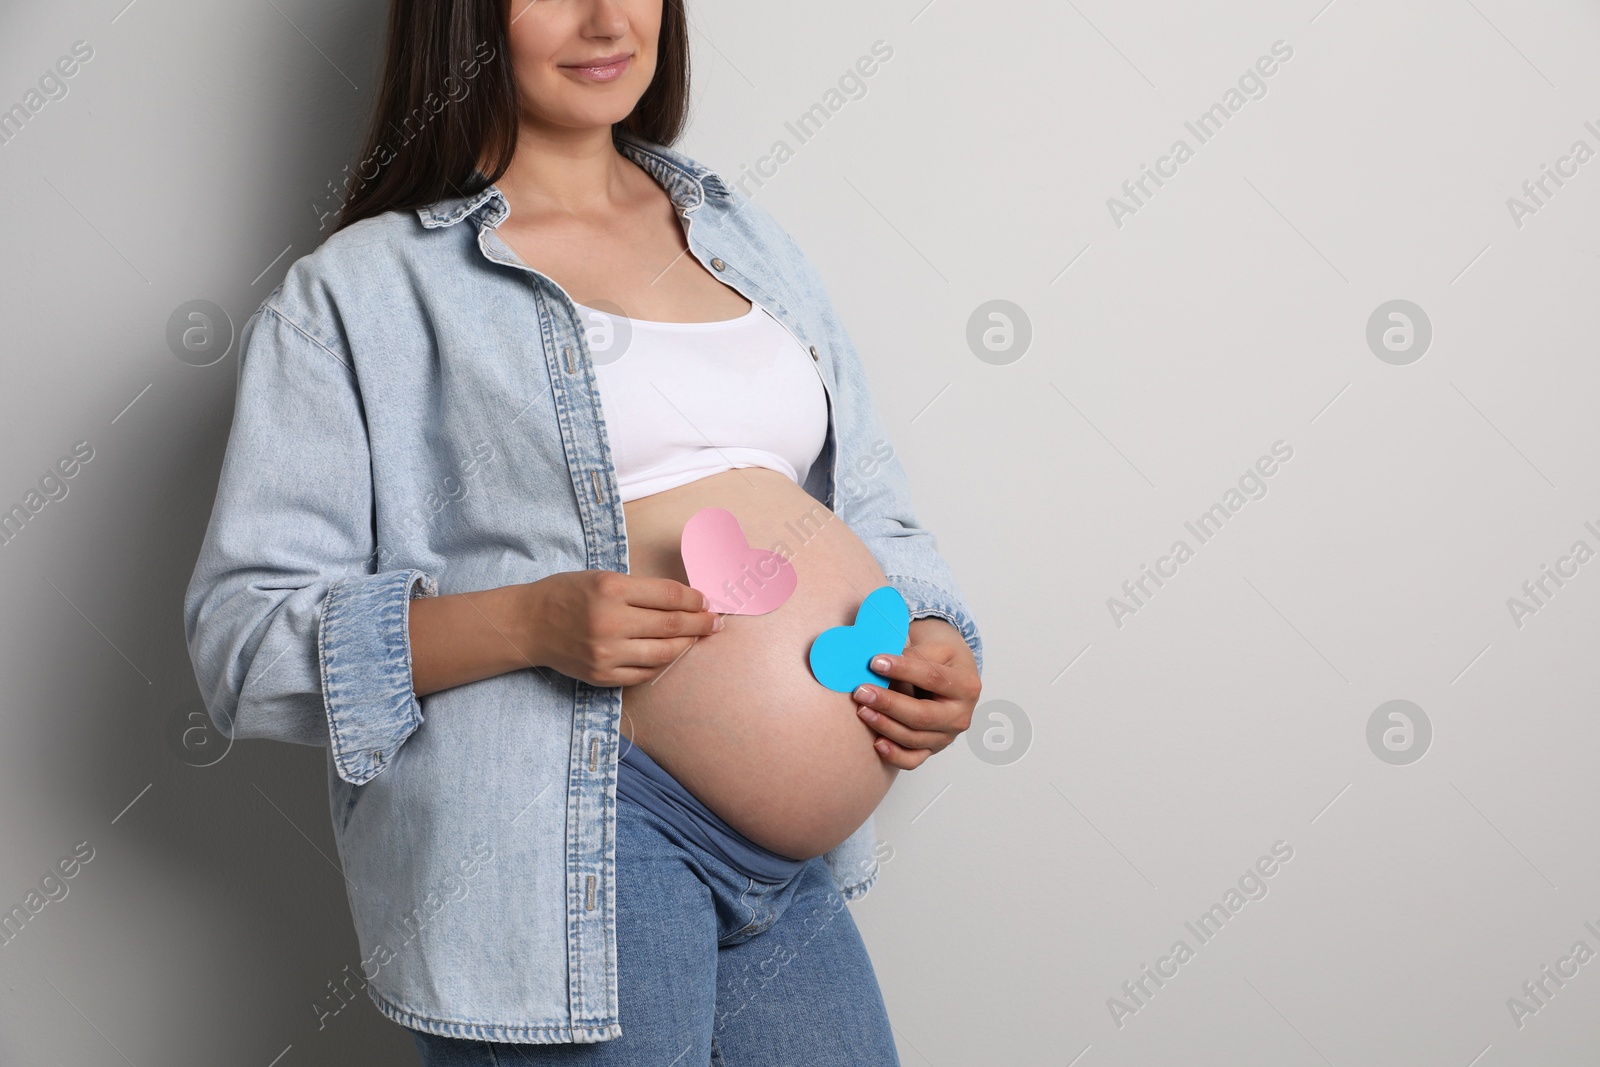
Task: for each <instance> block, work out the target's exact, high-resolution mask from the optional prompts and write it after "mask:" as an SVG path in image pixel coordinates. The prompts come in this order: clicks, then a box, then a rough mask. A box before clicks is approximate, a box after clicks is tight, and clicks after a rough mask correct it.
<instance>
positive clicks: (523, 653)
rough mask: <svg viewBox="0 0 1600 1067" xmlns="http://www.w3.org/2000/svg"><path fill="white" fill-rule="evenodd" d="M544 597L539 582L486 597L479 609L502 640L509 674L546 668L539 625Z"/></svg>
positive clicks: (493, 591)
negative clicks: (526, 669) (529, 668)
mask: <svg viewBox="0 0 1600 1067" xmlns="http://www.w3.org/2000/svg"><path fill="white" fill-rule="evenodd" d="M542 594H543V590H542V589H541V588H540V587H539V583H537V582H523V583H520V584H518V585H503V586H500V587H498V588H496V589H491V590H488V591H486V592H485V593H484V594H482V596H483V600H482V601H481V602H480V603H479V604H478V606H479V607H480V608H482V609H483V613H484V615H485V616H487V617H488V619H489V622H490V624H491V625H492V626H493V627H494V628H495V630H496V631H498V632H499V633H500V635H501V637H502V639H501V641H500V647H501V649H502V650H503V653H504V655H503V662H504V664H505V669H506V670H507V671H515V670H521V669H523V668H525V667H542V666H545V657H544V646H543V644H542V643H541V641H540V634H541V632H542V630H543V627H541V626H539V625H537V619H538V618H539V614H540V604H541V603H542Z"/></svg>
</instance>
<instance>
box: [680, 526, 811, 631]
mask: <svg viewBox="0 0 1600 1067" xmlns="http://www.w3.org/2000/svg"><path fill="white" fill-rule="evenodd" d="M680 549H681V551H682V553H683V569H684V570H685V571H686V572H687V573H688V575H689V585H690V586H691V587H692V588H695V589H698V590H700V592H702V593H704V594H705V595H706V599H708V600H710V601H711V610H712V611H715V612H719V613H721V614H723V615H765V614H766V613H767V612H769V611H774V610H776V609H778V608H780V607H782V606H783V603H784V601H786V600H788V599H789V596H790V594H792V593H793V592H794V585H795V573H794V566H793V565H792V564H790V562H789V561H788V560H786V559H784V558H783V557H782V556H781V555H779V554H778V553H776V552H771V551H768V550H767V549H764V548H751V547H750V542H749V541H746V540H745V536H744V530H743V529H742V528H741V527H740V526H739V520H738V519H736V518H735V517H734V515H733V512H731V511H729V510H727V509H726V508H701V509H700V510H699V511H697V512H695V513H694V514H693V515H691V516H690V517H689V521H688V522H686V523H684V526H683V540H682V543H681V545H680Z"/></svg>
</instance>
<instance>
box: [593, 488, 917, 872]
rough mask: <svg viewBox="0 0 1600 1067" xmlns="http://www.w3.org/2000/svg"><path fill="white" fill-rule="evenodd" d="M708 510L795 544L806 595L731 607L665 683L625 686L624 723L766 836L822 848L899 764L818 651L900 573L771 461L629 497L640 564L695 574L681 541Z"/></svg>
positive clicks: (715, 802)
mask: <svg viewBox="0 0 1600 1067" xmlns="http://www.w3.org/2000/svg"><path fill="white" fill-rule="evenodd" d="M704 507H721V508H727V509H728V510H729V511H731V512H733V514H734V515H735V516H737V517H738V519H739V523H740V525H741V526H743V528H744V532H745V536H746V538H747V539H748V540H749V542H750V545H751V547H753V548H767V549H773V550H776V551H779V552H782V553H783V554H784V555H785V556H786V557H787V558H788V559H789V562H790V563H791V564H792V565H793V566H794V569H795V573H796V576H797V579H798V580H797V583H796V586H795V591H794V593H793V595H792V596H790V598H789V599H788V600H787V601H785V602H784V604H783V606H781V607H779V608H777V609H776V610H775V611H772V612H770V613H768V614H766V615H728V616H726V617H725V618H726V625H725V626H724V628H723V629H722V631H721V632H719V633H715V634H711V635H709V636H707V637H702V638H700V639H699V641H697V642H696V643H695V645H694V646H693V647H692V648H690V649H689V651H688V652H686V653H684V654H683V655H682V656H680V657H679V658H678V660H677V662H675V663H674V664H672V666H670V667H668V668H667V669H666V671H665V672H663V673H662V674H660V675H658V676H657V677H656V679H655V680H654V681H652V682H644V683H641V684H638V685H632V686H628V687H626V688H624V689H623V691H622V733H623V735H624V736H626V737H627V738H629V739H630V740H631V741H632V742H633V743H634V744H636V745H638V746H639V747H640V748H642V749H643V750H644V751H645V752H646V753H647V754H649V756H650V757H651V758H652V759H654V760H655V761H656V762H657V763H659V764H660V765H661V766H662V767H663V768H665V769H666V770H667V772H668V773H670V774H671V775H672V776H673V777H674V778H676V779H678V781H680V782H682V783H683V786H684V788H686V789H688V790H689V792H691V793H693V794H694V795H695V796H696V797H698V798H699V799H700V801H701V802H702V803H704V804H705V805H706V807H708V808H710V809H711V810H712V811H714V812H716V813H717V814H718V815H720V816H721V817H722V818H723V819H724V820H726V821H727V822H728V824H729V825H731V826H732V827H733V828H734V829H736V830H738V831H739V832H740V833H742V834H744V835H745V836H746V837H748V838H750V839H751V840H752V841H755V842H756V843H757V844H759V845H762V846H764V847H766V848H769V849H771V850H772V851H774V852H778V853H781V854H783V855H786V856H791V857H793V858H795V859H809V858H811V857H813V856H819V855H821V854H822V853H824V852H826V851H828V850H829V849H831V848H833V847H834V846H835V845H838V844H839V843H840V842H842V841H843V840H844V839H845V838H846V837H848V836H849V835H850V834H851V832H852V831H854V830H855V829H856V828H857V827H859V826H860V825H861V824H862V823H863V822H864V821H866V818H867V816H868V815H870V814H871V813H872V811H873V809H874V808H876V807H877V806H878V802H879V801H881V800H882V799H883V796H884V794H885V793H887V792H888V790H889V786H890V785H891V784H892V783H893V781H894V776H895V774H896V769H895V768H893V767H891V766H889V765H888V764H886V763H884V762H883V760H882V759H881V758H880V757H879V755H878V753H877V751H876V750H874V749H873V747H872V742H873V741H874V740H875V739H876V738H877V737H878V735H877V734H876V733H875V732H874V731H873V730H871V729H870V728H869V727H868V726H867V725H866V724H865V723H864V722H862V721H861V719H860V718H859V717H858V716H857V715H856V711H855V702H854V701H853V700H852V699H851V697H850V694H848V693H836V692H833V691H832V690H830V689H825V688H823V687H822V686H821V685H820V684H818V682H817V681H816V679H815V678H813V677H812V676H811V670H810V667H809V666H808V660H807V654H808V652H809V650H810V648H811V642H812V640H813V639H814V638H815V637H816V636H817V635H818V634H820V633H821V632H822V631H823V630H826V629H827V628H828V627H830V626H841V625H845V624H848V623H851V622H853V621H855V613H856V608H857V607H858V606H860V604H861V601H862V600H863V599H864V598H865V597H866V595H867V594H868V593H870V592H872V590H874V589H876V588H878V587H879V586H882V585H885V584H887V582H886V581H885V579H884V575H883V571H882V569H881V568H880V567H879V566H878V563H877V561H876V560H875V559H874V558H873V556H872V554H871V553H870V552H868V551H867V547H866V545H864V544H863V543H862V542H861V539H860V538H858V537H857V536H856V535H855V534H854V533H853V532H852V531H851V530H850V528H849V527H848V526H846V525H845V523H844V521H843V520H841V519H840V518H839V517H838V516H836V515H835V514H834V513H833V512H832V511H830V510H829V509H828V508H826V507H824V506H823V505H822V504H821V503H820V502H819V501H817V500H816V499H815V498H814V497H812V496H811V495H810V494H809V493H807V492H806V491H805V490H803V489H801V488H800V487H799V486H798V485H796V484H795V483H794V482H792V481H790V480H789V479H788V478H786V477H784V476H783V475H782V474H780V473H778V472H777V471H770V470H767V469H765V468H762V467H746V468H740V469H737V470H730V471H723V472H721V473H720V474H714V475H711V476H710V477H706V478H701V479H700V480H698V481H694V482H690V483H689V484H687V485H682V486H679V487H677V488H676V489H669V490H667V491H666V492H663V493H656V494H654V495H652V496H647V497H641V498H639V499H637V500H632V501H629V502H628V503H626V504H624V505H623V515H624V519H625V521H626V523H627V536H628V569H629V571H630V572H631V573H633V574H639V575H646V576H650V577H664V578H672V579H675V580H677V581H680V582H684V581H687V576H686V575H685V573H684V569H683V559H682V556H681V555H680V553H679V539H680V536H681V535H682V532H683V526H684V523H686V522H687V521H688V520H689V517H690V516H691V515H693V514H694V513H695V512H696V511H699V510H700V509H701V508H704ZM711 592H713V593H715V592H716V591H715V590H712V591H711Z"/></svg>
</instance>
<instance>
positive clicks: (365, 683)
mask: <svg viewBox="0 0 1600 1067" xmlns="http://www.w3.org/2000/svg"><path fill="white" fill-rule="evenodd" d="M373 530H374V525H373V486H372V457H371V454H370V451H369V446H368V441H367V432H366V422H365V415H364V408H363V405H362V402H361V396H360V389H359V383H358V379H357V377H356V375H355V372H354V370H353V368H352V365H351V361H350V359H349V357H348V355H347V354H345V353H343V352H341V351H339V350H338V348H337V347H336V346H335V345H334V344H330V343H328V340H325V339H318V338H317V337H315V336H314V335H313V333H312V332H311V331H310V330H308V329H307V328H305V327H303V326H301V325H297V324H296V323H294V322H292V321H290V320H289V319H288V318H286V317H285V316H284V315H283V314H281V313H280V312H278V311H277V310H276V309H275V308H273V307H272V306H271V305H270V303H269V304H264V305H263V306H262V307H261V309H260V310H258V311H257V312H256V313H255V315H253V316H252V317H251V318H250V320H249V321H248V322H247V323H246V324H245V328H244V330H243V331H242V332H241V335H240V354H239V373H238V385H237V393H236V398H235V404H234V413H233V424H232V427H231V429H230V431H229V436H228V443H227V448H226V451H225V453H224V456H223V462H222V474H221V477H220V480H219V482H218V486H217V495H216V500H215V503H214V504H213V507H212V512H211V519H210V523H209V524H208V526H207V528H206V534H205V539H204V541H203V543H202V545H201V550H200V555H199V558H198V560H197V561H196V563H195V569H194V573H193V575H192V577H191V578H190V581H189V586H188V589H187V591H186V593H185V595H184V630H185V635H186V638H187V641H188V646H189V656H190V660H191V661H192V663H193V665H194V670H195V677H196V680H197V681H198V682H199V685H200V690H201V694H202V696H203V698H204V700H205V703H206V707H207V709H208V710H209V712H210V714H211V718H212V721H213V722H215V723H216V725H217V728H218V729H219V730H221V731H223V732H224V733H225V734H228V735H230V736H232V737H234V738H236V739H243V738H270V739H274V740H279V741H287V742H291V743H295V744H305V745H316V746H320V747H326V748H331V750H332V754H333V758H334V764H335V766H336V767H337V769H338V773H339V776H340V777H341V778H343V779H344V780H346V781H348V782H351V783H354V784H356V785H360V784H362V783H363V782H366V781H368V780H370V779H371V778H372V777H373V776H374V775H376V774H377V773H378V772H379V771H381V770H382V769H383V768H384V766H385V765H387V764H388V762H389V761H390V760H391V759H393V758H394V755H395V753H396V752H397V751H398V750H399V748H400V746H401V745H402V744H403V743H404V742H405V740H406V739H407V738H408V737H410V736H411V734H412V733H413V732H414V731H415V730H416V729H417V728H418V726H420V725H421V724H422V721H423V720H422V707H421V702H420V701H419V700H418V699H417V697H416V695H415V693H414V690H413V683H412V674H411V647H410V639H409V632H410V631H409V608H410V602H411V601H412V600H413V599H415V598H417V597H421V596H434V595H437V594H438V583H437V580H436V579H435V577H434V576H432V575H430V574H427V573H424V572H423V571H421V570H417V569H415V568H392V569H387V570H379V569H378V567H377V560H378V558H379V553H378V551H377V546H376V544H375V537H374V533H373Z"/></svg>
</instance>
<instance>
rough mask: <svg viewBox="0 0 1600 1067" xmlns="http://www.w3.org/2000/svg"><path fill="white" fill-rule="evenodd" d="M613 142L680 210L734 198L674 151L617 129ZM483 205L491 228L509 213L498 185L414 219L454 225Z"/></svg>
mask: <svg viewBox="0 0 1600 1067" xmlns="http://www.w3.org/2000/svg"><path fill="white" fill-rule="evenodd" d="M612 140H613V142H614V143H615V144H616V146H617V150H618V151H620V152H621V153H622V154H623V155H625V156H627V157H628V158H629V159H631V160H633V161H634V162H635V163H637V164H639V166H641V167H643V168H644V169H645V170H647V171H649V172H650V174H651V176H653V177H654V178H655V179H656V181H658V182H660V183H661V185H662V187H663V188H664V189H666V190H667V194H668V195H669V196H671V197H672V202H673V203H674V204H675V205H677V207H678V208H679V210H682V211H688V210H692V209H693V208H695V207H697V206H699V205H700V204H701V203H703V202H704V201H705V200H706V198H707V197H715V198H716V199H718V200H726V199H728V198H729V197H731V196H732V195H733V194H732V191H731V190H730V189H729V188H728V185H727V183H726V182H725V181H723V179H722V176H721V175H720V174H718V173H717V172H716V171H714V170H712V169H711V168H710V167H708V166H706V165H705V164H703V163H701V162H699V161H698V160H695V159H692V158H690V157H689V156H687V155H685V154H684V153H682V152H679V151H678V150H676V149H673V148H668V147H667V146H666V145H662V144H657V143H656V142H654V141H649V140H646V139H645V138H643V137H641V136H640V135H638V134H636V133H633V132H631V131H629V130H626V129H623V128H622V127H620V126H614V127H612ZM473 176H474V177H475V178H480V177H482V174H481V172H480V171H478V170H476V169H474V171H473ZM485 204H490V205H491V214H490V217H491V223H490V224H491V225H497V224H498V223H499V222H500V220H501V219H503V218H505V216H506V214H507V213H508V212H509V211H510V207H509V206H508V205H507V204H506V198H505V194H504V193H502V192H501V191H500V189H499V187H498V186H496V185H493V184H490V185H487V186H485V187H484V188H483V189H481V190H479V191H478V192H476V193H473V194H472V195H471V196H453V197H446V198H444V199H442V200H438V201H435V202H434V203H432V204H429V205H427V206H426V207H420V208H418V209H417V217H418V218H420V219H421V220H422V225H424V226H426V227H428V228H429V229H433V228H435V227H439V226H453V225H455V224H456V223H458V222H460V221H461V220H462V219H464V218H466V217H468V216H469V215H472V214H473V213H475V212H476V211H478V209H479V208H481V207H483V206H484V205H485Z"/></svg>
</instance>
